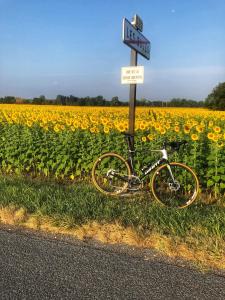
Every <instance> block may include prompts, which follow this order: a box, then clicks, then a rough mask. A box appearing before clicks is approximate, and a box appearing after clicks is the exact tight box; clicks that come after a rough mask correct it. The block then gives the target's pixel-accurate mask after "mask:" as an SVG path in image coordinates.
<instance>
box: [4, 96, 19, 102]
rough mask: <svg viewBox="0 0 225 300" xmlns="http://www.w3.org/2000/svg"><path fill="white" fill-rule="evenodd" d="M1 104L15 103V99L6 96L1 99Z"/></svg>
mask: <svg viewBox="0 0 225 300" xmlns="http://www.w3.org/2000/svg"><path fill="white" fill-rule="evenodd" d="M2 103H16V98H15V97H13V96H6V97H5V98H3V101H2Z"/></svg>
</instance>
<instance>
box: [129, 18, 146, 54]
mask: <svg viewBox="0 0 225 300" xmlns="http://www.w3.org/2000/svg"><path fill="white" fill-rule="evenodd" d="M123 42H124V43H125V44H126V45H127V46H129V47H130V48H132V49H134V50H135V51H137V52H138V53H140V54H141V55H142V56H144V57H145V58H147V59H150V41H149V40H148V39H147V38H146V37H145V36H143V34H142V33H141V32H140V31H138V30H137V29H136V28H135V27H134V26H133V25H132V24H131V23H130V22H129V21H128V20H127V19H126V18H124V19H123Z"/></svg>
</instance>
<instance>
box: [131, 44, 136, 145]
mask: <svg viewBox="0 0 225 300" xmlns="http://www.w3.org/2000/svg"><path fill="white" fill-rule="evenodd" d="M130 65H131V66H137V51H136V50H134V49H131V54H130ZM136 91H137V85H136V84H130V102H129V133H130V134H132V135H133V134H134V131H135V109H136ZM131 142H132V149H134V138H132V139H131Z"/></svg>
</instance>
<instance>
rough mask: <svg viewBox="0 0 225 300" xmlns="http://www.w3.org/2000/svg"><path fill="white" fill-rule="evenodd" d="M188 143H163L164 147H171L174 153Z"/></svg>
mask: <svg viewBox="0 0 225 300" xmlns="http://www.w3.org/2000/svg"><path fill="white" fill-rule="evenodd" d="M187 143H188V142H187V141H185V140H183V141H180V142H176V141H172V142H167V141H164V142H163V147H164V148H166V147H167V146H169V147H171V148H172V149H173V150H174V151H179V149H180V147H181V146H182V145H186V144H187Z"/></svg>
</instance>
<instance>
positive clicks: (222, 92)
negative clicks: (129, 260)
mask: <svg viewBox="0 0 225 300" xmlns="http://www.w3.org/2000/svg"><path fill="white" fill-rule="evenodd" d="M1 103H9V104H12V103H17V104H39V105H46V104H47V105H64V106H65V105H68V106H69V105H74V106H127V105H128V102H124V101H120V100H119V97H118V96H114V97H112V99H111V100H106V99H105V98H104V97H103V96H101V95H99V96H97V97H76V96H73V95H70V96H64V95H58V96H57V97H56V98H55V99H46V97H45V96H44V95H41V96H40V97H35V98H33V99H23V98H18V97H13V96H6V97H2V98H0V104H1ZM136 105H137V106H148V107H207V108H209V109H218V110H225V82H223V83H219V84H218V85H217V86H216V87H215V88H214V89H213V90H212V92H211V93H210V94H209V95H208V96H207V98H206V99H205V101H195V100H191V99H184V98H173V99H171V100H170V101H160V100H148V99H144V98H143V99H140V100H137V101H136Z"/></svg>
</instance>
